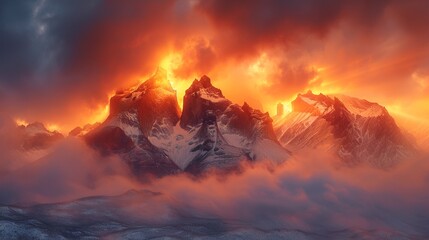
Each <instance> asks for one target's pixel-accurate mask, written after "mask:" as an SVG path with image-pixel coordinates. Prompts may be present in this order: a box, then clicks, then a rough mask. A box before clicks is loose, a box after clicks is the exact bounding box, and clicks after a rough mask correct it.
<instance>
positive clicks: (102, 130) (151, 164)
mask: <svg viewBox="0 0 429 240" xmlns="http://www.w3.org/2000/svg"><path fill="white" fill-rule="evenodd" d="M166 77H167V76H166V73H165V71H164V70H162V69H158V71H157V73H156V74H155V75H154V76H153V77H151V78H150V79H149V80H147V81H146V82H144V83H143V84H141V85H140V86H139V87H138V88H137V89H136V90H127V91H121V92H118V93H117V94H116V95H115V96H113V97H112V98H111V100H110V114H109V117H108V118H107V119H106V120H105V121H104V122H103V123H102V124H101V125H99V126H98V127H96V128H95V129H93V130H91V131H90V132H89V133H87V134H86V135H85V136H84V139H85V140H86V142H87V143H88V144H89V145H90V146H92V147H93V148H95V149H97V150H99V151H100V152H101V153H102V154H118V155H119V156H120V157H121V158H122V159H124V161H126V162H127V163H128V165H129V166H130V168H131V170H132V171H133V172H134V173H135V174H136V175H137V176H143V175H146V174H152V175H156V176H163V175H168V174H173V173H176V172H178V171H179V170H180V169H179V168H178V166H177V165H176V164H175V163H174V162H173V161H172V160H171V159H170V158H169V157H168V156H167V155H166V154H165V152H164V151H163V150H161V149H159V148H157V147H156V146H155V145H153V144H152V143H151V142H150V141H149V139H148V137H149V136H152V135H157V136H158V135H159V134H161V132H160V131H159V125H160V123H162V124H163V126H164V128H166V129H167V130H168V131H166V132H164V133H163V134H164V135H166V136H169V135H170V134H171V132H170V131H169V130H170V129H172V127H173V126H174V125H175V124H176V123H177V122H178V120H179V113H180V110H179V106H178V103H177V99H176V92H175V91H174V90H173V89H172V87H171V85H170V83H169V81H168V80H167V78H166ZM164 135H163V136H164Z"/></svg>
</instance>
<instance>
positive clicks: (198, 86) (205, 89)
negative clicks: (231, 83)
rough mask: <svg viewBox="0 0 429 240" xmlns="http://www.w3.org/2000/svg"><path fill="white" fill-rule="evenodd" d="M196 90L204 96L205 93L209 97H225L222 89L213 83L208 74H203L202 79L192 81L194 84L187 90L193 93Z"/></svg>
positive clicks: (188, 92)
mask: <svg viewBox="0 0 429 240" xmlns="http://www.w3.org/2000/svg"><path fill="white" fill-rule="evenodd" d="M195 92H198V93H200V94H201V95H202V96H203V97H204V95H208V96H207V97H217V98H225V96H223V94H222V91H221V90H220V89H219V88H216V87H214V86H213V85H212V83H211V79H210V78H209V77H207V76H206V75H203V76H202V77H201V78H200V80H197V79H195V80H194V81H193V82H192V85H191V86H190V87H189V88H188V89H187V90H186V94H192V93H195Z"/></svg>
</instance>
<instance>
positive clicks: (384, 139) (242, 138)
mask: <svg viewBox="0 0 429 240" xmlns="http://www.w3.org/2000/svg"><path fill="white" fill-rule="evenodd" d="M273 119H274V120H273ZM273 119H272V118H271V117H270V116H269V114H268V113H263V112H261V111H259V110H257V109H253V108H252V107H250V106H249V105H248V104H247V103H244V104H243V105H242V106H240V105H238V104H235V103H233V102H231V101H230V100H228V99H227V98H226V97H225V96H224V95H223V94H222V91H221V90H220V89H218V88H216V87H215V86H213V85H212V83H211V80H210V78H209V77H207V76H202V77H201V79H200V80H197V79H195V80H194V82H193V83H192V85H191V86H190V87H189V88H188V89H187V90H186V94H185V96H184V101H183V111H181V110H180V108H179V104H178V101H177V96H176V91H175V90H174V89H173V88H172V86H171V84H170V82H169V80H168V79H167V73H166V71H165V70H163V69H158V70H157V72H156V74H155V75H154V76H152V77H151V78H150V79H148V80H147V81H145V82H144V83H142V84H141V85H140V86H137V87H134V88H131V89H128V90H122V91H118V92H117V93H116V94H115V95H114V96H113V97H112V98H111V99H110V114H109V116H108V117H107V119H106V120H105V121H104V122H103V123H100V124H95V125H89V124H88V125H86V126H85V127H83V128H80V127H77V128H75V129H73V130H72V131H71V132H70V134H69V135H70V136H77V137H82V138H83V139H84V140H85V141H86V142H87V144H88V145H89V146H91V147H93V148H94V149H96V150H98V151H99V152H100V153H101V154H104V155H109V154H117V155H119V156H120V157H121V158H122V159H123V160H124V161H126V163H128V165H129V166H130V168H131V169H132V171H133V172H134V173H135V175H137V176H140V175H145V174H146V173H148V174H153V175H156V176H163V175H169V174H174V173H178V172H182V171H185V172H189V173H191V174H201V173H204V172H206V171H209V170H212V169H216V170H217V171H221V172H222V171H223V172H228V171H234V170H239V167H240V162H241V161H250V162H254V161H260V160H270V161H272V162H273V163H274V164H279V163H282V162H284V161H286V160H287V159H289V158H290V157H291V155H293V153H294V152H295V151H300V150H302V149H305V148H312V149H321V150H323V151H328V152H331V153H333V154H334V155H336V156H338V158H339V159H341V160H342V162H343V163H345V164H347V165H350V166H354V165H358V164H361V163H369V164H370V165H372V166H374V167H377V168H389V167H392V166H394V165H395V164H396V163H398V162H399V161H401V160H402V159H405V158H406V157H407V156H410V155H411V154H413V152H415V151H416V150H415V149H416V148H415V146H414V144H413V142H412V141H411V140H410V138H408V137H407V136H406V135H405V134H403V133H402V131H401V129H400V128H399V127H398V126H397V125H396V123H395V120H394V119H393V118H392V117H391V116H390V115H389V113H388V111H387V110H386V109H385V108H384V107H382V106H380V105H379V104H377V103H372V102H368V101H366V100H362V99H357V98H352V97H348V96H344V95H333V96H330V95H328V96H326V95H323V94H319V95H315V94H313V93H312V92H307V93H306V94H298V96H297V98H296V99H295V100H294V101H293V102H292V112H290V113H287V114H285V113H284V111H283V108H282V106H281V105H279V107H278V114H277V115H276V116H274V117H273ZM21 128H23V129H24V130H25V131H26V132H28V134H27V135H26V137H25V141H24V144H23V147H24V148H25V149H32V148H45V147H48V146H49V145H50V144H51V142H52V141H55V140H58V139H60V138H62V136H61V135H60V134H59V133H55V132H49V131H48V130H46V129H45V128H44V127H43V125H40V124H32V125H29V126H27V127H21ZM33 129H38V130H37V131H36V130H33ZM30 133H31V134H30Z"/></svg>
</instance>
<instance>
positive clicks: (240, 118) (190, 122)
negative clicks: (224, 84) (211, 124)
mask: <svg viewBox="0 0 429 240" xmlns="http://www.w3.org/2000/svg"><path fill="white" fill-rule="evenodd" d="M208 111H210V112H211V113H213V114H214V115H215V116H216V118H217V119H218V121H219V124H220V125H221V131H222V132H223V133H237V134H240V135H242V136H245V137H247V138H251V140H252V141H253V140H256V139H257V138H268V139H271V140H273V141H276V136H275V134H274V130H273V127H272V119H271V118H270V116H269V115H268V113H262V112H261V111H259V110H255V109H253V108H251V107H250V106H249V105H248V104H247V103H244V104H243V106H239V105H237V104H233V103H232V102H231V101H230V100H228V99H226V98H225V97H224V96H223V94H222V91H221V90H220V89H218V88H216V87H214V86H213V85H212V84H211V81H210V78H208V77H207V76H203V77H201V79H200V80H199V81H198V80H195V81H194V82H193V83H192V85H191V87H189V89H188V90H186V95H185V97H184V101H183V114H182V117H181V121H180V125H181V126H182V127H183V128H189V127H194V126H195V125H198V124H200V123H201V122H202V121H203V118H204V115H205V114H206V112H208Z"/></svg>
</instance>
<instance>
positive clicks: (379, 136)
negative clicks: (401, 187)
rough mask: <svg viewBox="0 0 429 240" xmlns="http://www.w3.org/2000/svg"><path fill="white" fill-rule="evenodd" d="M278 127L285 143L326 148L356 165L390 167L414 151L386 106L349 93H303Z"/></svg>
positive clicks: (278, 132) (300, 146) (299, 146)
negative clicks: (367, 163)
mask: <svg viewBox="0 0 429 240" xmlns="http://www.w3.org/2000/svg"><path fill="white" fill-rule="evenodd" d="M275 129H276V130H275V132H276V135H277V136H278V138H279V141H280V142H281V143H282V144H283V146H285V147H288V148H290V149H293V150H297V149H301V148H304V147H311V148H324V149H327V150H330V151H333V152H335V153H336V154H337V155H338V156H339V157H340V158H341V159H342V160H344V161H345V162H346V163H348V164H352V165H354V164H358V163H360V162H369V163H370V164H372V165H373V166H376V167H380V168H385V167H390V166H392V165H394V164H395V163H396V162H397V161H399V160H400V159H402V158H403V157H405V156H406V155H407V154H409V153H411V152H412V151H413V150H412V149H413V146H412V144H410V143H409V142H408V141H407V139H406V138H405V137H404V136H403V135H402V133H401V130H400V129H399V128H398V126H397V125H396V123H395V121H394V120H393V118H392V117H391V116H390V115H389V114H388V112H387V110H386V109H385V108H384V107H382V106H380V105H378V104H376V103H370V102H368V101H366V100H361V99H356V98H351V97H346V96H325V95H323V94H319V95H314V94H313V93H311V92H308V93H306V94H299V95H298V97H297V98H296V99H295V100H294V101H293V102H292V112H291V113H289V114H288V115H286V116H285V117H284V118H281V119H278V120H277V121H276V123H275Z"/></svg>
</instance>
